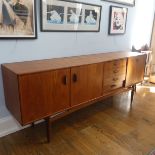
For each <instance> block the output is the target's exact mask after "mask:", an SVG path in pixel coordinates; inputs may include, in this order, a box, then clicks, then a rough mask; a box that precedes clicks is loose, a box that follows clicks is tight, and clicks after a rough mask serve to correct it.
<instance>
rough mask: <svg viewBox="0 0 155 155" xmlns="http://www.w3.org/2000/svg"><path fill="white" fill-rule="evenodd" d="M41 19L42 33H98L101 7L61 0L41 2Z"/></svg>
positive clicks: (43, 0) (42, 0) (44, 0)
mask: <svg viewBox="0 0 155 155" xmlns="http://www.w3.org/2000/svg"><path fill="white" fill-rule="evenodd" d="M41 17H42V18H41V30H42V31H67V32H68V31H84V32H87V31H88V32H89V31H91V32H92V31H95V32H98V31H99V29H100V19H101V6H98V5H92V4H86V3H80V2H71V1H62V0H41Z"/></svg>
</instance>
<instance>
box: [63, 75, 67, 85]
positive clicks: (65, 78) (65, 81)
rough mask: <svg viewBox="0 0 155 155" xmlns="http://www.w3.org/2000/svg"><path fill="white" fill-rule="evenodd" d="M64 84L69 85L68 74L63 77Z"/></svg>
mask: <svg viewBox="0 0 155 155" xmlns="http://www.w3.org/2000/svg"><path fill="white" fill-rule="evenodd" d="M63 84H64V85H67V76H64V77H63Z"/></svg>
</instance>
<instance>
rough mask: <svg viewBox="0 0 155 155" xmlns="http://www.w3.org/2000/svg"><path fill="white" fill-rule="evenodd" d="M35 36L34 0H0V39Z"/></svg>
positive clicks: (30, 37)
mask: <svg viewBox="0 0 155 155" xmlns="http://www.w3.org/2000/svg"><path fill="white" fill-rule="evenodd" d="M36 38H37V22H36V1H35V0H24V1H21V0H18V1H12V0H0V39H36Z"/></svg>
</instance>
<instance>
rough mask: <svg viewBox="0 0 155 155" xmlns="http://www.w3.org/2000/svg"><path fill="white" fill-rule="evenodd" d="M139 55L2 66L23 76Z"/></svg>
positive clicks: (73, 58)
mask: <svg viewBox="0 0 155 155" xmlns="http://www.w3.org/2000/svg"><path fill="white" fill-rule="evenodd" d="M138 55H143V54H141V53H137V52H108V53H99V54H90V55H82V56H73V57H64V58H53V59H44V60H33V61H24V62H15V63H5V64H2V66H3V67H5V68H7V69H9V70H10V71H12V72H14V73H15V74H18V75H22V74H29V73H36V72H42V71H49V70H56V69H62V68H68V67H75V66H81V65H89V64H93V63H101V62H106V61H111V60H117V59H123V58H128V57H134V56H138Z"/></svg>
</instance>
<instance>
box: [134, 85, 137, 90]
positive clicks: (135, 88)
mask: <svg viewBox="0 0 155 155" xmlns="http://www.w3.org/2000/svg"><path fill="white" fill-rule="evenodd" d="M134 91H135V92H136V91H137V87H136V84H135V85H134Z"/></svg>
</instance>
